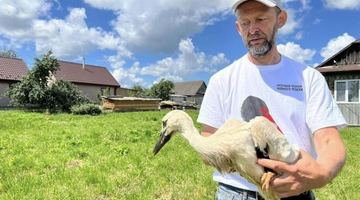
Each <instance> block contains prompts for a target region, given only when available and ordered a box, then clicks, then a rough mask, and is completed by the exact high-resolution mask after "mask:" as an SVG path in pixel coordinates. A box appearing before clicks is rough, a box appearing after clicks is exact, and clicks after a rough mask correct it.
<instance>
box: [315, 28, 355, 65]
mask: <svg viewBox="0 0 360 200" xmlns="http://www.w3.org/2000/svg"><path fill="white" fill-rule="evenodd" d="M353 41H355V38H354V37H353V36H351V35H349V34H348V33H344V34H343V35H340V36H338V37H336V38H333V39H331V40H330V41H329V42H328V44H327V45H326V47H324V48H322V49H321V52H320V54H321V56H322V57H323V58H324V60H326V59H328V58H330V57H331V56H333V55H335V54H336V53H338V52H339V51H340V50H341V49H343V48H345V47H346V46H347V45H349V44H350V43H352V42H353Z"/></svg>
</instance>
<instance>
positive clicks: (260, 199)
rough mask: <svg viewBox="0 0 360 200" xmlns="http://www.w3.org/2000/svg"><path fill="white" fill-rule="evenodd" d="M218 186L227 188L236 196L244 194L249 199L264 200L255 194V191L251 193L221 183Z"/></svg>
mask: <svg viewBox="0 0 360 200" xmlns="http://www.w3.org/2000/svg"><path fill="white" fill-rule="evenodd" d="M219 185H221V186H223V187H225V188H227V189H230V190H232V191H234V192H236V193H238V194H244V193H246V194H247V196H248V197H251V198H254V199H258V200H264V199H263V198H262V197H261V196H260V194H259V193H257V192H255V191H251V190H245V189H241V188H237V187H234V186H231V185H227V184H224V183H221V182H219Z"/></svg>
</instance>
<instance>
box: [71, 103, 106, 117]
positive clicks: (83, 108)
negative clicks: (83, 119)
mask: <svg viewBox="0 0 360 200" xmlns="http://www.w3.org/2000/svg"><path fill="white" fill-rule="evenodd" d="M71 113H73V114H75V115H100V114H101V109H100V108H99V106H98V105H95V104H92V103H85V104H79V105H74V106H72V107H71Z"/></svg>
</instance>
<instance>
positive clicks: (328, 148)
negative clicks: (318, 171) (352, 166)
mask: <svg viewBox="0 0 360 200" xmlns="http://www.w3.org/2000/svg"><path fill="white" fill-rule="evenodd" d="M314 141H315V147H316V151H317V154H318V157H317V159H316V160H317V162H318V163H319V164H320V165H321V166H322V168H323V169H324V171H323V172H322V173H324V178H325V179H324V181H323V182H324V183H323V185H326V184H327V183H328V182H330V181H331V180H332V179H333V178H335V176H336V175H337V174H338V173H339V172H340V171H341V169H342V167H343V166H344V164H345V160H346V150H345V146H344V143H343V142H342V140H341V137H340V134H339V133H338V131H337V129H336V128H326V129H320V130H319V131H317V132H316V133H315V136H314ZM320 187H321V186H320Z"/></svg>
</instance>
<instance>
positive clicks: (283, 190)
mask: <svg viewBox="0 0 360 200" xmlns="http://www.w3.org/2000/svg"><path fill="white" fill-rule="evenodd" d="M258 164H260V165H262V166H263V167H267V168H270V169H273V170H274V171H275V172H276V173H277V174H279V175H278V176H276V177H275V178H274V179H273V180H272V181H271V182H270V188H271V190H273V191H274V192H276V193H278V194H279V196H280V197H282V198H284V197H289V196H296V195H298V194H301V193H303V192H305V191H308V190H310V189H313V188H319V187H322V186H324V185H325V184H326V183H327V182H328V176H327V174H328V173H327V172H326V168H324V167H322V166H321V165H320V164H318V163H317V162H316V160H314V159H313V158H312V157H311V155H309V154H308V153H307V152H305V151H303V150H301V151H300V157H299V160H298V161H297V162H296V163H294V164H287V163H284V162H280V161H274V160H269V159H259V160H258Z"/></svg>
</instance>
